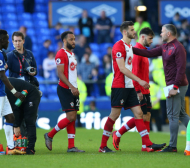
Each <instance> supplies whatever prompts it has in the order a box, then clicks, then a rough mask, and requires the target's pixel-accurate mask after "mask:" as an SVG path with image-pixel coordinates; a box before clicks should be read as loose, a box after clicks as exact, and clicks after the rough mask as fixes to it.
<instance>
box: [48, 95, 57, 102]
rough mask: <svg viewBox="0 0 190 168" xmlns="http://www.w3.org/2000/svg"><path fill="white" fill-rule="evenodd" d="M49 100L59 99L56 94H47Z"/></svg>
mask: <svg viewBox="0 0 190 168" xmlns="http://www.w3.org/2000/svg"><path fill="white" fill-rule="evenodd" d="M48 99H49V100H54V101H59V97H58V95H57V94H49V95H48Z"/></svg>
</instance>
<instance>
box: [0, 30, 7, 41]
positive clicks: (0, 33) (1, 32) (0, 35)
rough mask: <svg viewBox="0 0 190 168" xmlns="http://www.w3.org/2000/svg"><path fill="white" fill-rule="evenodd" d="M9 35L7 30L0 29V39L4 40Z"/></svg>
mask: <svg viewBox="0 0 190 168" xmlns="http://www.w3.org/2000/svg"><path fill="white" fill-rule="evenodd" d="M7 34H8V33H7V31H6V30H3V29H0V39H3V37H5V36H6V35H7Z"/></svg>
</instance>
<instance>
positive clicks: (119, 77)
mask: <svg viewBox="0 0 190 168" xmlns="http://www.w3.org/2000/svg"><path fill="white" fill-rule="evenodd" d="M121 58H123V59H124V61H125V67H126V68H127V69H128V70H130V71H132V59H133V50H132V45H127V44H126V43H125V42H124V41H123V40H119V41H118V42H116V43H115V44H114V46H113V49H112V69H113V81H112V88H134V86H133V82H132V80H131V79H130V78H128V77H126V76H125V75H124V74H123V73H122V72H121V71H120V69H119V67H118V65H117V62H116V59H121Z"/></svg>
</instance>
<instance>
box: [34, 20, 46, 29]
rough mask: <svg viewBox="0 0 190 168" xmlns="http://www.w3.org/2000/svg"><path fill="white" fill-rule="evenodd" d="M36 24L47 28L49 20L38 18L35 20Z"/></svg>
mask: <svg viewBox="0 0 190 168" xmlns="http://www.w3.org/2000/svg"><path fill="white" fill-rule="evenodd" d="M34 26H35V27H36V28H38V27H40V28H47V27H48V22H47V21H42V20H37V21H35V24H34Z"/></svg>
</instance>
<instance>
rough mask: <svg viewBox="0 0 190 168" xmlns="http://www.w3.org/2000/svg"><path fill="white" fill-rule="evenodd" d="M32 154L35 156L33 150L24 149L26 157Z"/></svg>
mask: <svg viewBox="0 0 190 168" xmlns="http://www.w3.org/2000/svg"><path fill="white" fill-rule="evenodd" d="M34 154H35V150H34V149H30V148H27V149H26V155H34Z"/></svg>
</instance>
